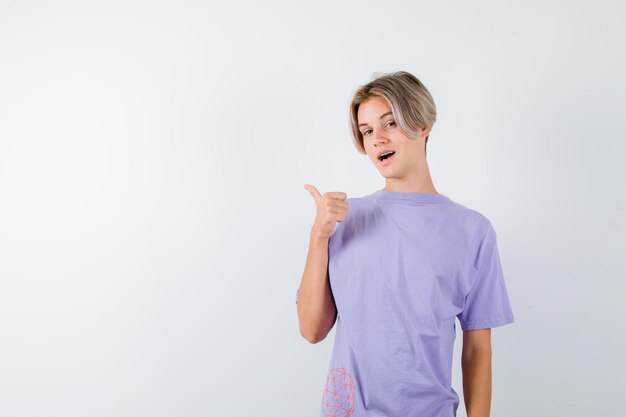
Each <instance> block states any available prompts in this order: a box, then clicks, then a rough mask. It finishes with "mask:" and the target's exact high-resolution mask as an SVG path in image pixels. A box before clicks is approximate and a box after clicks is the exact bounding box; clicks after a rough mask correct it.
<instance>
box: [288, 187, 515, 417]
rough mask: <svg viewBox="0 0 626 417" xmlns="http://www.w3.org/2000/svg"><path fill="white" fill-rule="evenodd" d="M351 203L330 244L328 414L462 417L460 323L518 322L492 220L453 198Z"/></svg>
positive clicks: (392, 195)
mask: <svg viewBox="0 0 626 417" xmlns="http://www.w3.org/2000/svg"><path fill="white" fill-rule="evenodd" d="M346 201H347V202H348V205H349V208H348V216H347V217H346V219H345V220H344V221H343V222H338V223H337V225H336V226H335V230H334V232H333V234H332V236H331V237H330V240H329V247H328V256H329V265H328V268H329V277H330V285H331V289H332V293H333V296H334V299H335V303H336V305H337V311H338V317H337V327H336V331H335V340H334V346H333V353H332V357H331V360H330V365H329V368H328V376H327V380H326V386H325V387H324V390H323V393H322V403H321V409H320V416H321V417H326V416H333V417H348V416H353V417H409V416H416V417H417V416H419V417H453V416H456V411H457V408H458V405H459V396H458V394H457V392H456V391H455V390H454V389H453V388H452V386H451V379H452V354H453V348H454V339H455V335H456V333H455V329H456V325H455V318H458V319H459V323H460V325H461V329H462V330H472V329H484V328H491V327H497V326H503V325H505V324H509V323H512V322H513V321H514V317H513V311H512V309H511V304H510V302H509V298H508V294H507V289H506V285H505V282H504V276H503V273H502V267H501V265H500V259H499V255H498V249H497V245H496V232H495V230H494V228H493V226H492V225H491V222H490V221H489V220H488V219H487V218H486V217H485V216H484V215H482V214H480V213H479V212H477V211H475V210H472V209H469V208H467V207H465V206H463V205H461V204H459V203H456V202H454V201H452V200H451V199H450V198H448V197H447V196H445V195H443V194H425V193H406V192H397V191H384V190H378V191H376V192H374V193H372V194H370V195H367V196H364V197H360V198H348V199H347V200H346ZM296 302H297V291H296Z"/></svg>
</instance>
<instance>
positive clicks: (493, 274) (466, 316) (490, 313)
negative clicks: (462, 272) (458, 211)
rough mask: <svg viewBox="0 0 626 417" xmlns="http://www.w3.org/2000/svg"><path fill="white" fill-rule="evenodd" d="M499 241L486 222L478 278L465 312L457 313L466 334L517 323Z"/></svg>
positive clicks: (480, 247)
mask: <svg viewBox="0 0 626 417" xmlns="http://www.w3.org/2000/svg"><path fill="white" fill-rule="evenodd" d="M496 240H497V235H496V232H495V230H494V228H493V226H492V225H491V222H489V221H487V223H486V226H485V227H484V232H483V237H482V238H481V240H480V244H479V248H478V253H477V255H476V258H475V263H474V273H475V277H474V280H473V282H472V284H471V287H470V290H469V292H468V293H467V295H466V296H465V301H464V304H463V311H462V312H460V313H459V314H457V317H458V319H459V322H460V323H461V329H463V330H464V331H465V330H476V329H486V328H491V327H498V326H503V325H505V324H509V323H513V322H514V321H515V317H514V316H513V310H512V309H511V303H510V301H509V296H508V293H507V289H506V284H505V282H504V275H503V272H502V265H501V264H500V255H499V253H498V245H497V241H496Z"/></svg>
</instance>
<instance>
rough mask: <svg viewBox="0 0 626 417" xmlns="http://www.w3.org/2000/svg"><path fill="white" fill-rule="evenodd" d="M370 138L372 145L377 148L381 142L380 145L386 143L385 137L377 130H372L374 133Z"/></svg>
mask: <svg viewBox="0 0 626 417" xmlns="http://www.w3.org/2000/svg"><path fill="white" fill-rule="evenodd" d="M370 136H371V138H372V140H373V141H374V145H377V146H378V145H379V144H380V143H381V142H382V143H385V142H387V137H386V136H385V134H384V132H383V131H381V130H379V129H374V131H373V132H372V134H371V135H370Z"/></svg>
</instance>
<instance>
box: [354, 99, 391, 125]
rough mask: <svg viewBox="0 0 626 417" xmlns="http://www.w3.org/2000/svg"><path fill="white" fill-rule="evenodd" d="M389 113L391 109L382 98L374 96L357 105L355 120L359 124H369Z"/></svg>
mask: <svg viewBox="0 0 626 417" xmlns="http://www.w3.org/2000/svg"><path fill="white" fill-rule="evenodd" d="M389 112H391V107H389V104H387V100H385V99H384V98H383V97H379V96H374V97H371V98H369V99H367V100H366V101H364V102H363V103H361V104H360V105H359V109H358V111H357V120H358V122H359V125H360V124H363V123H366V124H371V123H375V122H377V121H379V120H380V117H381V116H382V115H383V114H385V113H389Z"/></svg>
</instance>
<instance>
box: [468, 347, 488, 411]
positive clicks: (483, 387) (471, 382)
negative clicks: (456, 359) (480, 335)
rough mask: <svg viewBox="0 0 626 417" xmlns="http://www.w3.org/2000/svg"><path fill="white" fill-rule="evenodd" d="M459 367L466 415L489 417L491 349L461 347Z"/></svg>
mask: <svg viewBox="0 0 626 417" xmlns="http://www.w3.org/2000/svg"><path fill="white" fill-rule="evenodd" d="M461 367H462V371H463V396H464V397H465V409H466V410H467V417H489V413H490V408H491V349H490V348H463V353H462V355H461Z"/></svg>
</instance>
